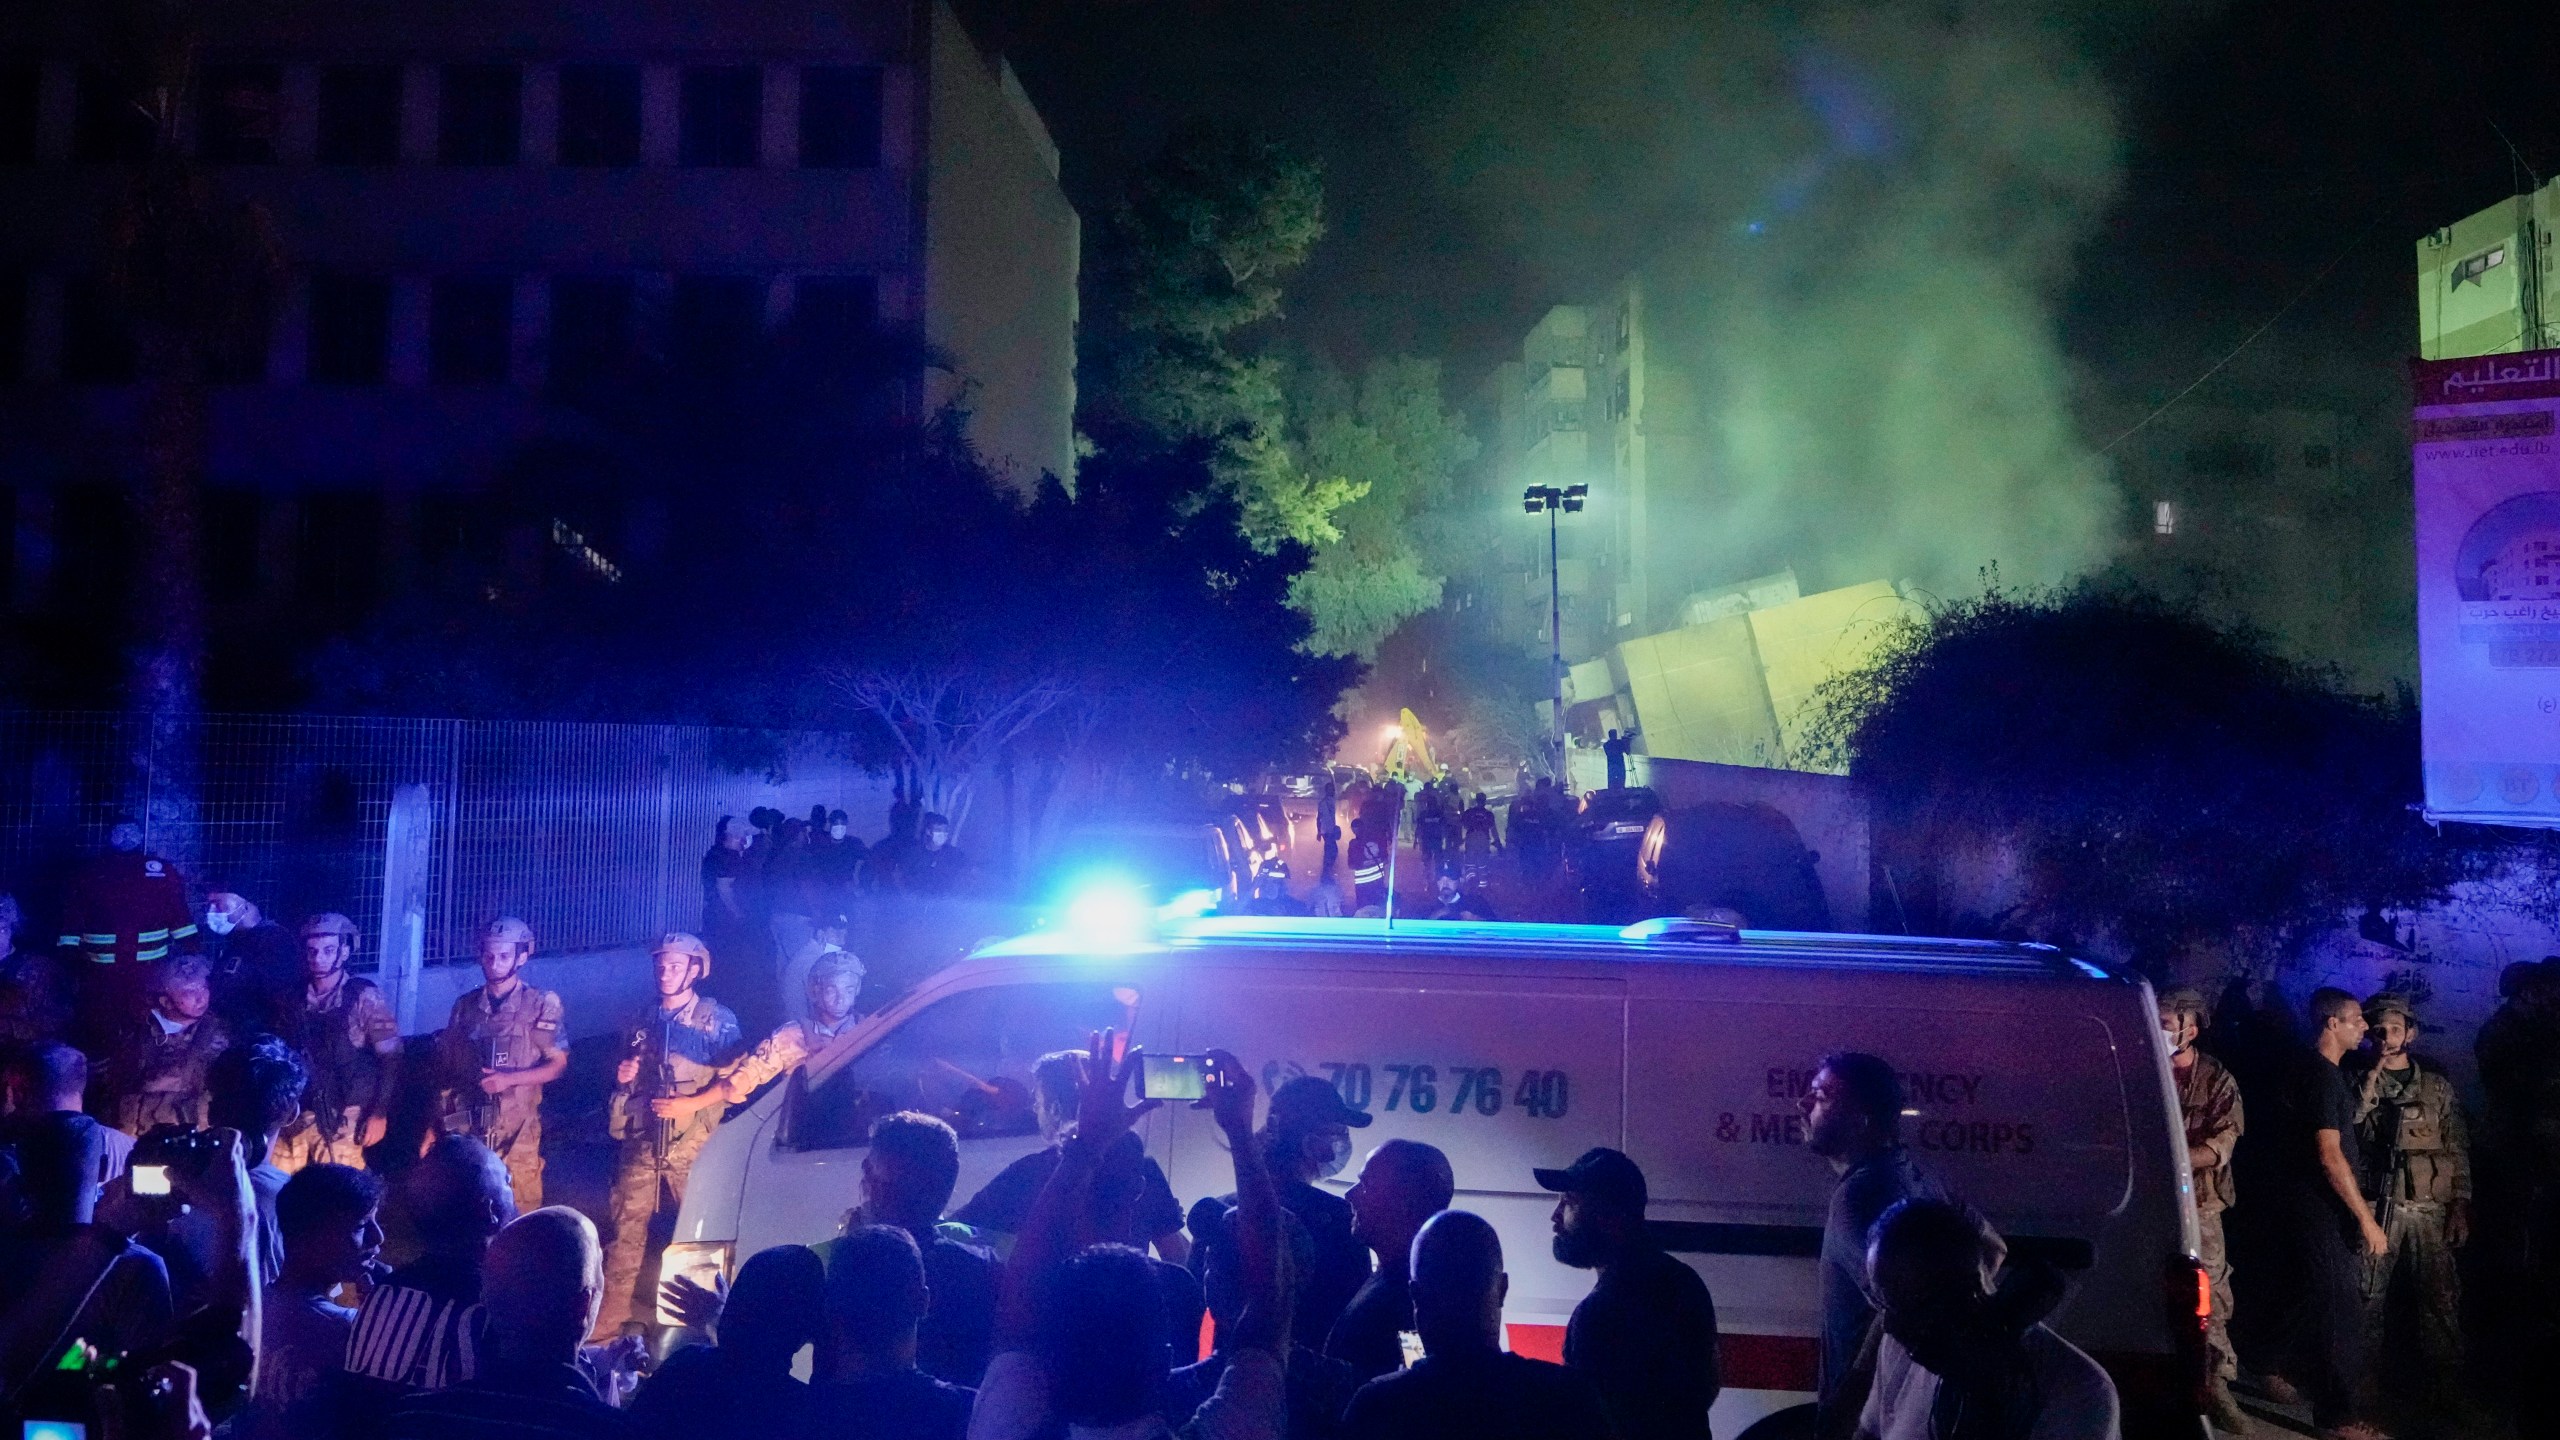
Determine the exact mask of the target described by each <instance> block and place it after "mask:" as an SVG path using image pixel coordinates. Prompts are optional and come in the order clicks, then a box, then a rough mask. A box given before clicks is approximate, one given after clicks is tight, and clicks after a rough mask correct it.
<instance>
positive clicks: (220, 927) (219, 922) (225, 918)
mask: <svg viewBox="0 0 2560 1440" xmlns="http://www.w3.org/2000/svg"><path fill="white" fill-rule="evenodd" d="M204 928H206V929H207V930H210V931H212V932H213V933H214V934H216V935H228V934H230V933H231V912H230V911H228V910H207V911H206V912H204Z"/></svg>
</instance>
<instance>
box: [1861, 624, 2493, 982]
mask: <svg viewBox="0 0 2560 1440" xmlns="http://www.w3.org/2000/svg"><path fill="white" fill-rule="evenodd" d="M1815 713H1816V719H1815V721H1814V723H1813V725H1812V727H1811V728H1812V732H1813V734H1814V736H1815V737H1816V745H1817V747H1818V749H1819V750H1820V751H1821V752H1822V753H1823V756H1824V758H1828V759H1830V760H1832V761H1834V762H1844V763H1845V764H1846V766H1847V769H1848V772H1849V775H1850V777H1851V779H1852V780H1853V781H1854V782H1855V783H1856V785H1857V786H1858V788H1859V790H1860V791H1861V792H1862V793H1863V794H1864V795H1865V796H1866V797H1867V799H1868V802H1869V804H1870V806H1871V813H1872V817H1873V820H1874V823H1875V824H1876V826H1877V829H1878V832H1879V835H1878V853H1879V856H1880V858H1881V859H1883V860H1884V861H1885V862H1886V864H1887V865H1888V867H1893V866H1900V867H1902V870H1901V873H1900V874H1899V875H1898V876H1895V877H1893V883H1894V884H1895V886H1896V891H1895V893H1896V895H1897V896H1898V897H1899V898H1901V899H1902V900H1903V902H1904V903H1905V904H1906V907H1907V909H1908V910H1909V911H1911V912H1917V913H1910V914H1909V920H1910V923H1912V924H1913V925H1915V926H1917V927H1923V928H1939V929H1942V930H1945V931H1948V932H1951V933H1952V932H1961V931H1964V930H1968V929H1971V930H1977V931H1989V932H1992V933H2010V934H2019V935H2024V936H2028V937H2031V938H2037V939H2045V940H2051V941H2055V942H2057V943H2065V944H2079V945H2090V946H2096V947H2101V948H2112V949H2116V950H2118V951H2120V952H2122V953H2126V954H2129V955H2131V956H2134V957H2136V958H2141V959H2148V960H2154V961H2156V960H2161V959H2164V958H2166V957H2168V956H2170V955H2173V954H2175V953H2178V952H2180V951H2182V950H2184V949H2187V948H2190V947H2194V946H2199V945H2216V946H2224V947H2233V948H2236V949H2238V950H2240V951H2243V952H2247V951H2250V950H2252V949H2258V950H2264V949H2267V948H2268V947H2276V946H2280V945H2282V944H2283V943H2285V941H2286V940H2287V939H2289V938H2291V937H2293V936H2296V935H2298V934H2300V933H2302V932H2304V931H2305V930H2306V929H2307V928H2310V927H2319V926H2324V925H2327V924H2331V923H2335V922H2336V921H2337V919H2338V918H2339V917H2340V916H2341V915H2343V914H2344V913H2346V912H2347V911H2348V910H2350V909H2352V908H2360V907H2366V906H2381V905H2407V904H2414V903H2418V902H2421V901H2424V900H2429V899H2433V898H2437V897H2439V896H2441V895H2443V894H2444V893H2445V891H2446V890H2447V888H2448V887H2449V886H2451V885H2452V884H2453V883H2454V882H2456V881H2458V880H2461V879H2464V878H2468V877H2469V876H2471V875H2473V874H2475V873H2480V872H2483V871H2484V870H2485V869H2486V868H2487V867H2488V866H2489V865H2490V863H2491V862H2490V858H2489V852H2488V851H2487V850H2486V849H2484V848H2482V847H2479V846H2475V845H2467V844H2455V843H2447V842H2445V841H2442V840H2440V839H2439V838H2438V837H2436V836H2435V835H2433V834H2432V833H2431V832H2430V831H2429V830H2428V828H2427V827H2426V826H2425V825H2424V824H2423V823H2421V822H2420V821H2419V819H2418V817H2417V816H2416V814H2415V813H2414V811H2413V810H2412V809H2411V806H2412V804H2413V803H2414V802H2415V801H2416V800H2417V799H2418V796H2419V784H2418V746H2417V716H2416V707H2415V706H2414V704H2413V703H2411V701H2410V699H2409V697H2408V696H2407V695H2406V694H2405V693H2404V694H2402V695H2401V696H2399V697H2397V698H2396V699H2381V698H2374V697H2365V696H2358V695H2352V694H2348V693H2346V692H2345V691H2344V690H2343V689H2342V688H2341V687H2340V686H2339V685H2338V683H2337V681H2336V679H2335V677H2334V676H2332V675H2331V674H2329V673H2328V672H2325V671H2322V670H2318V669H2314V668H2311V667H2306V666H2303V665H2300V664H2297V663H2295V662H2292V661H2289V660H2286V659H2284V658H2282V657H2281V656H2279V655H2277V654H2275V653H2274V652H2273V651H2272V650H2270V649H2269V648H2268V647H2267V645H2266V644H2265V643H2264V642H2263V641H2262V640H2260V639H2258V638H2257V637H2255V636H2253V635H2250V634H2247V633H2243V632H2239V631H2235V630H2233V629H2230V628H2226V627H2224V626H2222V625H2218V624H2216V623H2214V622H2212V621H2210V620H2208V619H2206V618H2204V617H2202V616H2200V615H2198V614H2195V613H2192V612H2188V611H2184V610H2181V609H2177V608H2175V607H2173V606H2171V605H2169V604H2167V603H2165V602H2162V601H2160V600H2157V599H2153V598H2149V597H2146V596H2143V595H2140V594H2137V593H2132V592H2128V591H2124V590H2120V589H2110V588H2103V587H2099V586H2096V585H2090V584H2084V585H2081V586H2079V587H2076V588H2070V589H2064V590H2058V591H2053V592H2046V593H2034V594H2021V593H2017V592H2010V591H2003V590H2000V589H1998V588H1996V587H1994V588H1992V589H1990V590H1989V591H1988V592H1987V593H1985V594H1983V595H1981V596H1979V597H1977V598H1974V599H1970V600H1962V601H1957V602H1954V603H1950V604H1946V605H1942V606H1940V607H1938V608H1937V609H1935V610H1934V611H1932V612H1931V613H1929V614H1927V615H1926V616H1924V617H1921V618H1916V619H1913V620H1910V621H1908V622H1906V623H1905V626H1904V628H1903V629H1902V631H1901V632H1900V633H1899V634H1898V635H1896V636H1895V637H1893V638H1892V639H1891V640H1889V641H1888V642H1887V643H1886V644H1885V645H1884V646H1883V647H1882V648H1881V649H1880V650H1879V652H1878V653H1877V655H1876V658H1875V659H1874V660H1873V661H1872V662H1871V663H1870V664H1869V665H1868V666H1867V667H1865V668H1864V669H1862V670H1860V671H1858V672H1856V673H1853V674H1850V675H1847V676H1844V677H1842V678H1840V679H1838V680H1835V681H1833V682H1832V683H1831V684H1830V685H1829V686H1828V687H1827V688H1826V689H1825V690H1824V691H1823V692H1821V694H1819V695H1818V696H1817V698H1816V700H1815ZM1986 853H2005V856H2006V859H2007V861H2008V866H2009V869H2010V874H2011V877H2012V884H2011V885H2010V886H2009V887H2008V888H2007V891H2006V894H2007V897H2008V900H2009V903H2008V904H2007V905H2006V907H2005V908H2003V909H2001V910H1999V912H1998V913H1983V912H1982V911H1980V910H1978V909H1974V908H1972V907H1973V906H1974V905H1975V904H1976V903H1977V901H1978V900H1979V897H1980V895H1981V894H1982V893H1983V889H1984V888H1989V889H1996V888H1998V887H1983V888H1977V889H1976V890H1975V892H1974V893H1973V894H1967V893H1966V890H1967V888H1968V887H1967V884H1966V882H1965V881H1964V879H1963V878H1962V874H1963V867H1964V865H1965V864H1966V860H1965V858H1964V857H1972V858H1973V859H1975V860H1978V859H1979V858H1980V857H1981V856H1983V855H1984V854H1986ZM1979 873H1980V872H1979V871H1978V870H1977V871H1976V872H1975V874H1976V875H1977V876H1978V875H1979Z"/></svg>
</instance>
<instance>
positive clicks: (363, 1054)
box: [271, 912, 400, 1175]
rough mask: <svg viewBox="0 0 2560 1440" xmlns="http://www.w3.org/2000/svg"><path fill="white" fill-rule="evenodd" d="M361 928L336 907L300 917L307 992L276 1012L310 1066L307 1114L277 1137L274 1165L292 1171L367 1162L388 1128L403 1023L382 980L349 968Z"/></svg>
mask: <svg viewBox="0 0 2560 1440" xmlns="http://www.w3.org/2000/svg"><path fill="white" fill-rule="evenodd" d="M355 952H356V926H355V922H354V921H352V920H349V919H348V918H347V917H346V916H344V915H340V914H336V913H335V912H331V913H328V914H322V915H314V916H312V917H311V918H310V919H308V920H306V921H304V922H302V970H303V975H304V977H305V979H306V983H305V985H304V987H303V990H302V993H301V994H299V995H296V996H294V997H293V999H292V1001H291V1002H290V1003H289V1004H287V1005H286V1006H285V1013H283V1014H281V1015H279V1016H277V1017H276V1033H277V1034H279V1035H281V1036H283V1037H284V1038H285V1039H287V1040H289V1041H292V1042H293V1045H294V1048H295V1049H298V1050H300V1051H301V1052H302V1057H303V1059H304V1060H305V1061H307V1062H308V1063H309V1064H310V1066H311V1088H310V1089H309V1090H306V1091H304V1092H303V1097H302V1104H303V1113H302V1116H301V1117H300V1118H299V1119H297V1120H295V1121H294V1123H293V1124H292V1126H291V1127H289V1128H288V1129H286V1131H285V1132H284V1134H282V1135H280V1136H278V1137H277V1139H276V1148H275V1157H274V1159H273V1161H272V1162H271V1163H273V1164H274V1166H275V1167H276V1168H277V1169H278V1170H281V1171H283V1172H285V1173H286V1174H288V1175H290V1174H292V1173H294V1172H295V1171H298V1170H300V1169H301V1168H302V1167H303V1166H305V1165H313V1164H319V1163H322V1162H327V1163H329V1164H333V1165H352V1166H354V1167H355V1168H357V1169H359V1170H361V1169H363V1168H364V1147H366V1146H368V1145H372V1144H375V1143H378V1142H379V1141H380V1140H381V1139H382V1136H383V1132H384V1131H385V1130H387V1129H388V1128H389V1127H390V1114H391V1105H390V1101H391V1096H390V1093H389V1090H390V1077H391V1076H392V1075H393V1074H394V1073H396V1071H397V1067H398V1063H399V1056H400V1021H399V1017H397V1016H395V1015H393V1014H392V1013H391V1002H390V1001H389V1000H387V999H385V998H384V996H383V994H382V989H381V987H380V986H377V985H375V984H374V983H373V982H372V981H370V980H365V979H360V978H358V977H356V976H353V975H349V974H348V973H347V963H348V962H349V961H351V960H353V959H354V958H355Z"/></svg>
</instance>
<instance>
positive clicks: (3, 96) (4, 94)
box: [0, 60, 44, 165]
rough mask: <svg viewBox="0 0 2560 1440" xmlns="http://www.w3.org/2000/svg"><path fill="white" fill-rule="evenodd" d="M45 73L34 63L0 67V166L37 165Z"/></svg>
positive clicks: (18, 63)
mask: <svg viewBox="0 0 2560 1440" xmlns="http://www.w3.org/2000/svg"><path fill="white" fill-rule="evenodd" d="M43 77H44V71H43V70H42V69H41V68H39V67H38V66H37V65H36V64H35V62H33V61H31V60H30V61H21V62H17V63H13V64H7V65H0V165H33V164H34V163H36V117H37V116H38V114H39V113H40V112H39V110H38V108H37V101H38V98H39V97H40V96H41V95H42V94H43V89H42V82H43Z"/></svg>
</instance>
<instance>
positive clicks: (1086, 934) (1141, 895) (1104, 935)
mask: <svg viewBox="0 0 2560 1440" xmlns="http://www.w3.org/2000/svg"><path fill="white" fill-rule="evenodd" d="M1154 915H1155V907H1154V906H1152V905H1150V904H1148V903H1147V895H1146V892H1145V891H1143V890H1141V889H1139V888H1138V887H1137V886H1135V885H1133V884H1130V883H1129V882H1128V881H1126V880H1117V879H1111V880H1091V881H1087V882H1085V883H1084V884H1082V885H1080V886H1078V887H1077V889H1076V891H1075V893H1074V895H1072V896H1071V897H1070V898H1069V899H1068V901H1067V910H1066V921H1067V924H1066V928H1067V929H1069V930H1071V931H1073V932H1074V933H1075V934H1076V935H1078V936H1080V937H1082V938H1083V939H1085V940H1087V941H1090V942H1094V943H1100V944H1134V943H1136V942H1138V941H1140V940H1144V939H1145V938H1146V936H1147V928H1148V922H1149V921H1151V920H1152V919H1153V918H1154Z"/></svg>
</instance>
